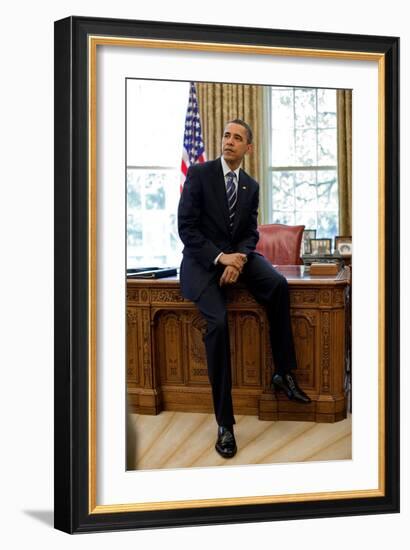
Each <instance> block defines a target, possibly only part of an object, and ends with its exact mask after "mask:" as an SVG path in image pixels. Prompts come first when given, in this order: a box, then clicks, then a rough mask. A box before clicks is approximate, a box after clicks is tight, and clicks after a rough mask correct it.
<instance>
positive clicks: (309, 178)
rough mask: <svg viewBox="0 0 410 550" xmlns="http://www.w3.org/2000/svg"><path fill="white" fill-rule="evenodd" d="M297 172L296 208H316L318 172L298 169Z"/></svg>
mask: <svg viewBox="0 0 410 550" xmlns="http://www.w3.org/2000/svg"><path fill="white" fill-rule="evenodd" d="M295 174H296V187H295V198H296V201H295V208H296V210H315V209H316V172H312V171H298V172H296V173H295Z"/></svg>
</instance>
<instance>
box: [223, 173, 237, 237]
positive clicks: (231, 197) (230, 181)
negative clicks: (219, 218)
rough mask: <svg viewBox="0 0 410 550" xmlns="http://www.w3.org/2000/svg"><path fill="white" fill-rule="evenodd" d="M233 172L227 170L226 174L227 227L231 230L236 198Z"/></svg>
mask: <svg viewBox="0 0 410 550" xmlns="http://www.w3.org/2000/svg"><path fill="white" fill-rule="evenodd" d="M235 178H236V174H235V172H228V174H227V175H226V196H227V198H228V209H229V229H230V230H231V231H232V228H233V221H234V218H235V206H236V199H237V196H238V195H237V192H236V186H235Z"/></svg>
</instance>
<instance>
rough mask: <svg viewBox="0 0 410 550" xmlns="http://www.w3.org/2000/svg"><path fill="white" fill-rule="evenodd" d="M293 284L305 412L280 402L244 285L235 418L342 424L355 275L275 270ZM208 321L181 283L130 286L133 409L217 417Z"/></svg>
mask: <svg viewBox="0 0 410 550" xmlns="http://www.w3.org/2000/svg"><path fill="white" fill-rule="evenodd" d="M277 269H278V270H279V271H280V272H281V273H282V274H283V275H284V276H285V277H286V278H287V280H288V283H289V288H290V300H291V318H292V326H293V334H294V339H295V347H296V353H297V360H298V371H297V379H298V382H299V384H300V386H301V387H302V388H303V389H304V390H305V391H306V393H308V395H309V396H310V397H311V398H312V403H310V404H308V405H303V404H300V403H295V402H292V401H289V400H288V399H287V398H286V397H285V396H283V395H282V394H277V395H275V394H274V392H273V390H272V388H271V386H270V383H271V377H272V372H273V370H274V365H273V360H272V353H271V349H270V342H269V326H268V321H267V318H266V314H265V311H264V308H263V307H262V306H261V305H259V304H258V303H257V302H256V301H255V300H254V299H253V297H252V296H251V295H250V293H249V292H248V291H247V290H246V288H245V287H244V286H241V285H240V284H237V285H235V286H233V287H231V288H229V290H228V318H229V327H230V345H231V357H232V380H233V389H232V396H233V402H234V411H235V413H236V414H251V415H258V416H259V418H260V419H261V420H304V421H315V422H336V421H338V420H342V419H343V418H345V417H346V396H345V393H344V376H345V361H346V342H347V339H346V319H347V315H346V311H347V310H348V304H347V299H348V296H349V292H348V291H349V285H350V271H349V269H348V268H344V269H342V270H341V271H340V272H339V273H338V275H336V276H330V277H329V276H313V277H312V276H310V275H309V274H307V273H306V272H305V267H304V266H282V267H278V268H277ZM205 330H206V323H205V321H204V320H203V318H202V316H201V314H200V313H199V312H198V310H197V309H196V307H195V304H193V303H192V302H190V301H189V300H185V299H184V298H183V297H182V296H181V294H180V290H179V280H178V277H169V278H166V279H157V280H141V279H139V280H137V279H128V281H127V390H128V403H129V407H130V409H131V410H133V411H134V412H139V413H143V414H158V413H160V412H161V411H162V410H174V411H191V412H207V413H210V412H213V407H212V398H211V390H210V385H209V381H208V373H207V367H206V357H205V347H204V343H203V336H204V333H205Z"/></svg>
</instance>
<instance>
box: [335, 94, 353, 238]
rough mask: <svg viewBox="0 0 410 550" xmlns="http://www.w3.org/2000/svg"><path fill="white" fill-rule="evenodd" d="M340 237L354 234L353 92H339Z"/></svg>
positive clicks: (338, 171)
mask: <svg viewBox="0 0 410 550" xmlns="http://www.w3.org/2000/svg"><path fill="white" fill-rule="evenodd" d="M337 176H338V184H339V235H344V236H346V235H351V234H352V91H351V90H338V91H337Z"/></svg>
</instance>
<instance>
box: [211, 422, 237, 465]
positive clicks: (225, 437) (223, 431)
mask: <svg viewBox="0 0 410 550" xmlns="http://www.w3.org/2000/svg"><path fill="white" fill-rule="evenodd" d="M215 449H216V450H217V451H218V453H219V454H220V455H221V456H222V457H223V458H232V457H233V456H235V454H236V451H237V448H236V441H235V436H234V435H233V429H232V428H227V427H226V426H218V439H217V441H216V444H215Z"/></svg>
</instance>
